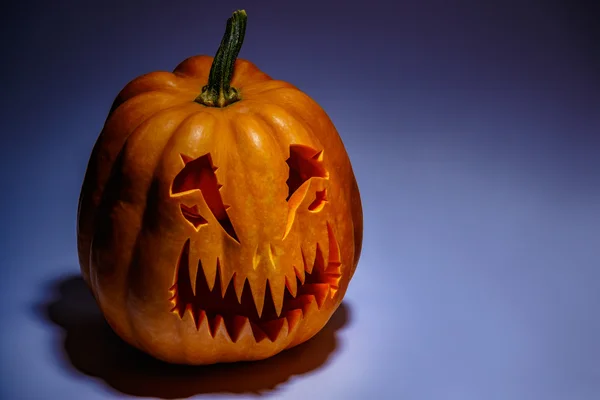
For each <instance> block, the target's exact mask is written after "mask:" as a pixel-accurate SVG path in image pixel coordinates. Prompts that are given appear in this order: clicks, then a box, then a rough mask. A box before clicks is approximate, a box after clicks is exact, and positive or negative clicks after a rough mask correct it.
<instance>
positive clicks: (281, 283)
mask: <svg viewBox="0 0 600 400" xmlns="http://www.w3.org/2000/svg"><path fill="white" fill-rule="evenodd" d="M285 280H286V278H285V277H281V278H270V279H269V287H270V288H271V298H272V299H273V305H274V306H275V312H276V313H277V317H279V316H280V315H281V310H282V309H283V299H284V294H285V285H286V284H285Z"/></svg>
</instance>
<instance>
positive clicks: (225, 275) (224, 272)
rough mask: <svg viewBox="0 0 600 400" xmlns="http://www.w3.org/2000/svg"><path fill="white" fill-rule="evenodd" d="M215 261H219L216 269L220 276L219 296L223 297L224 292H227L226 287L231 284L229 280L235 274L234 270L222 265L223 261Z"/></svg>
mask: <svg viewBox="0 0 600 400" xmlns="http://www.w3.org/2000/svg"><path fill="white" fill-rule="evenodd" d="M217 262H218V263H219V265H218V267H217V268H218V269H219V271H220V273H221V275H220V277H221V297H223V298H224V297H225V293H226V292H227V288H228V287H229V285H230V284H231V280H232V279H233V278H234V276H235V272H233V271H231V270H228V268H225V267H223V262H222V261H220V260H219V259H217Z"/></svg>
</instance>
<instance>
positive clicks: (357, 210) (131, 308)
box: [78, 11, 362, 364]
mask: <svg viewBox="0 0 600 400" xmlns="http://www.w3.org/2000/svg"><path fill="white" fill-rule="evenodd" d="M245 26H246V14H245V12H244V11H236V12H235V13H234V14H233V16H232V17H231V18H230V19H229V20H228V23H227V29H226V32H225V36H224V38H223V41H222V42H221V46H220V47H219V50H218V51H217V54H216V56H215V57H214V59H213V58H212V57H208V56H194V57H191V58H189V59H187V60H185V61H183V62H182V63H181V64H180V65H179V66H177V68H176V69H175V70H174V72H173V73H170V72H153V73H149V74H146V75H143V76H141V77H139V78H137V79H135V80H133V81H132V82H130V83H129V84H127V85H126V86H125V88H124V89H123V90H122V91H121V92H120V93H119V95H118V96H117V98H116V100H115V102H114V105H113V107H112V109H111V111H110V113H109V115H108V117H107V120H106V122H105V125H104V128H103V130H102V132H101V133H100V135H99V138H98V140H97V142H96V144H95V146H94V149H93V151H92V155H91V159H90V161H89V164H88V168H87V171H86V176H85V179H84V183H83V187H82V192H81V196H80V203H79V210H78V250H79V259H80V265H81V271H82V274H83V277H84V279H85V281H86V282H87V284H88V285H89V286H90V288H91V290H92V292H93V294H94V296H95V298H96V300H97V302H98V304H99V307H100V309H101V310H102V312H103V314H104V316H105V317H106V319H107V321H108V323H109V324H110V326H111V327H112V328H113V329H114V331H115V332H116V333H117V334H118V335H120V336H121V337H122V338H123V339H124V340H125V341H127V342H128V343H130V344H132V345H133V346H135V347H137V348H139V349H141V350H142V351H145V352H147V353H149V354H151V355H153V356H154V357H156V358H158V359H162V360H165V361H167V362H173V363H185V364H210V363H217V362H233V361H239V360H258V359H264V358H266V357H270V356H272V355H274V354H276V353H278V352H280V351H282V350H284V349H286V348H290V347H293V346H296V345H298V344H300V343H302V342H304V341H306V340H308V339H310V338H311V337H313V336H314V335H315V334H316V333H317V332H319V330H320V329H321V328H322V327H323V326H324V325H325V324H326V323H327V321H328V320H329V318H330V317H331V315H332V314H333V312H334V311H335V310H336V309H337V307H338V306H339V305H340V303H341V301H342V298H343V296H344V294H345V292H346V289H347V287H348V284H349V282H350V279H351V278H352V275H353V273H354V271H355V268H356V265H357V262H358V259H359V255H360V249H361V242H362V209H361V202H360V196H359V191H358V187H357V184H356V180H355V177H354V174H353V171H352V167H351V164H350V160H349V158H348V155H347V153H346V151H345V148H344V145H343V143H342V141H341V139H340V137H339V135H338V133H337V131H336V129H335V127H334V126H333V124H332V122H331V121H330V119H329V118H328V116H327V115H326V113H325V112H324V111H323V110H322V109H321V108H320V107H319V106H318V105H317V104H316V103H315V102H314V101H313V100H311V99H310V98H309V97H308V96H307V95H306V94H304V93H302V92H301V91H300V90H298V89H297V88H296V87H294V86H292V85H291V84H289V83H286V82H282V81H279V80H273V79H271V78H270V77H269V76H267V75H266V74H264V73H263V72H261V71H259V70H258V69H257V67H256V66H254V65H253V64H252V63H250V62H248V61H245V60H241V59H240V60H237V59H236V58H237V55H238V53H239V50H240V47H241V44H242V41H243V36H244V32H245Z"/></svg>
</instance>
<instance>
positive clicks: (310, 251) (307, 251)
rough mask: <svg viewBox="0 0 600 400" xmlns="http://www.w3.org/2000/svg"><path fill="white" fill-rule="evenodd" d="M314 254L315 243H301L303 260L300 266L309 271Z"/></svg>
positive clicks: (315, 250)
mask: <svg viewBox="0 0 600 400" xmlns="http://www.w3.org/2000/svg"><path fill="white" fill-rule="evenodd" d="M316 254H317V245H316V244H308V245H303V247H302V261H303V263H304V265H303V266H302V268H304V270H305V271H307V272H309V273H310V272H311V271H312V267H313V265H314V263H315V256H316Z"/></svg>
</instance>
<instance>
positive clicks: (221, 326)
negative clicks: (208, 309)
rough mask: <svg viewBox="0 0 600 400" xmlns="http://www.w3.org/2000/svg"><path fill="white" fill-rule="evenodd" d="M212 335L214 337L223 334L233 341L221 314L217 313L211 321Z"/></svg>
mask: <svg viewBox="0 0 600 400" xmlns="http://www.w3.org/2000/svg"><path fill="white" fill-rule="evenodd" d="M210 335H211V336H212V337H213V338H216V337H217V336H223V337H224V338H225V339H226V340H228V341H231V337H229V333H228V332H227V327H226V326H225V321H224V320H223V317H222V316H221V315H215V317H214V318H213V319H212V321H210Z"/></svg>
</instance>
